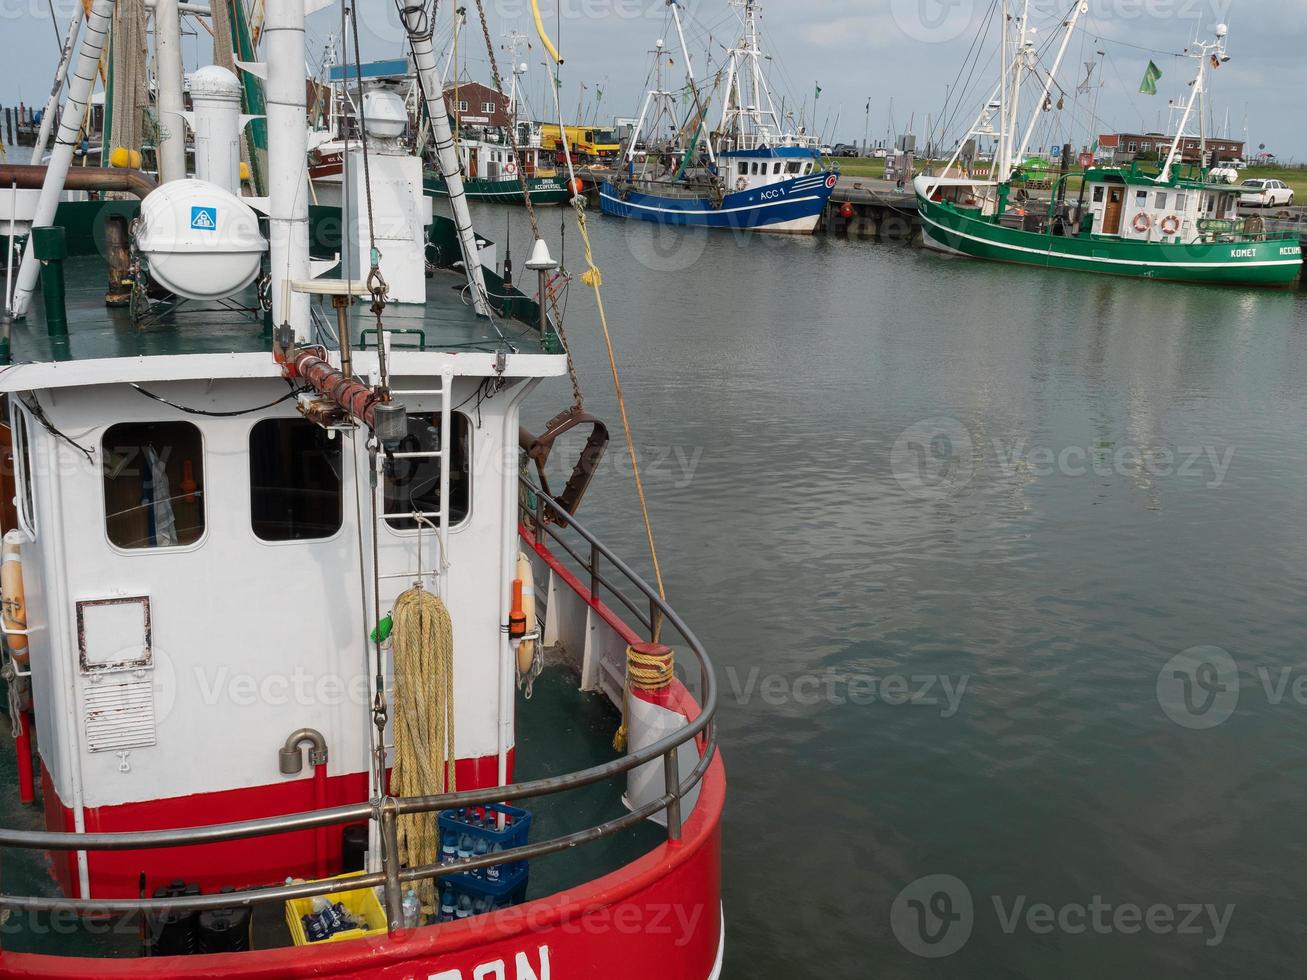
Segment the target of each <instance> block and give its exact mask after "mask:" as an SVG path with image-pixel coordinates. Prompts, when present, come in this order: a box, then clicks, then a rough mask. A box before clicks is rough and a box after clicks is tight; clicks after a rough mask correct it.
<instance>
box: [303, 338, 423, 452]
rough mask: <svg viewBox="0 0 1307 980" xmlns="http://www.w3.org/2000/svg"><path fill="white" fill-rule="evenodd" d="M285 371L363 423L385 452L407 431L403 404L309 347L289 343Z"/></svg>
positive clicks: (391, 448)
mask: <svg viewBox="0 0 1307 980" xmlns="http://www.w3.org/2000/svg"><path fill="white" fill-rule="evenodd" d="M286 367H287V369H288V370H287V373H288V374H289V375H290V376H291V377H295V376H297V375H298V376H299V377H301V378H303V379H304V380H305V381H306V382H307V383H308V384H309V386H310V387H312V388H313V390H314V391H316V392H317V393H318V394H319V395H322V396H323V397H324V398H328V399H330V400H331V401H332V402H334V403H335V404H337V405H339V406H340V407H341V408H342V409H343V410H344V411H345V412H346V413H347V414H348V415H349V416H350V417H352V418H355V419H357V420H358V421H360V422H362V423H363V424H364V425H366V426H367V427H368V428H369V429H370V430H371V431H372V432H373V433H374V434H375V435H376V437H377V440H378V441H379V442H380V443H381V445H382V448H384V449H385V450H386V452H394V451H395V449H396V448H398V446H399V441H400V440H401V439H403V438H404V435H405V434H406V433H407V431H408V423H407V421H406V416H405V413H404V407H403V406H402V405H399V404H397V403H396V402H392V401H390V400H389V399H388V398H383V397H379V395H378V392H377V391H374V390H373V389H372V388H369V387H368V386H367V385H365V384H363V383H362V382H359V381H355V380H354V379H353V378H351V377H350V376H349V375H347V374H345V373H344V372H342V371H338V370H336V369H335V368H334V367H332V366H331V365H330V364H329V363H328V362H327V361H326V360H324V359H323V358H321V357H319V356H318V355H317V354H314V353H312V352H310V351H306V350H300V349H299V348H297V347H292V348H291V349H290V350H289V351H288V352H287V355H286Z"/></svg>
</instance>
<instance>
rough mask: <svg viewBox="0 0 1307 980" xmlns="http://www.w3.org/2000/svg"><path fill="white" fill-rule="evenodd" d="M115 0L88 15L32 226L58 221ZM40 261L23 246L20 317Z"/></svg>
mask: <svg viewBox="0 0 1307 980" xmlns="http://www.w3.org/2000/svg"><path fill="white" fill-rule="evenodd" d="M113 6H114V0H95V3H94V5H93V6H92V7H91V12H90V14H89V15H87V18H86V31H85V33H84V34H83V36H82V47H81V50H80V51H79V52H78V55H77V68H76V70H75V71H74V72H73V80H72V84H70V85H69V86H68V102H67V104H66V105H65V106H64V111H63V115H62V116H60V119H59V135H58V136H57V137H56V138H55V145H54V151H53V152H52V153H51V154H50V165H49V167H48V168H47V169H46V172H45V182H44V184H43V185H42V187H41V196H40V197H39V198H38V199H37V202H36V213H35V215H34V216H33V218H32V227H34V228H40V227H44V226H46V225H49V224H50V223H51V222H53V221H54V212H55V208H57V207H58V206H59V195H60V194H61V193H63V188H64V178H65V177H67V176H68V167H69V165H71V164H72V162H73V147H75V146H76V145H77V133H78V131H79V130H80V129H81V128H82V119H83V118H85V116H86V104H87V103H88V102H89V101H90V99H91V86H92V85H94V84H95V78H96V75H97V74H98V73H99V70H100V54H101V53H102V52H103V51H104V40H105V35H106V34H107V33H108V31H109V22H110V20H112V19H113ZM39 271H40V263H39V262H38V261H37V258H36V249H33V248H28V249H24V250H23V264H22V265H21V266H20V267H19V269H18V282H17V284H16V285H15V287H14V306H13V315H14V318H15V319H20V318H22V317H23V316H25V315H26V314H27V306H28V304H29V303H30V302H31V301H32V290H33V289H35V288H36V276H37V273H38V272H39Z"/></svg>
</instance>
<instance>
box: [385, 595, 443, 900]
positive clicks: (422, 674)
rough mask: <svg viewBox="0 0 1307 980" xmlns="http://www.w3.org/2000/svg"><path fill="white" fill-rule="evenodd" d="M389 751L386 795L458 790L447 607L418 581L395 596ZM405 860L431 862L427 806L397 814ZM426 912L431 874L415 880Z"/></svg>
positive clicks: (431, 823)
mask: <svg viewBox="0 0 1307 980" xmlns="http://www.w3.org/2000/svg"><path fill="white" fill-rule="evenodd" d="M394 622H395V628H394V638H395V721H394V733H395V759H394V767H393V769H392V772H391V776H390V792H391V795H393V796H434V795H437V794H439V793H443V792H445V791H446V789H448V791H449V792H451V793H452V792H455V791H456V790H457V788H458V787H457V780H456V776H455V769H456V763H455V760H456V758H457V756H455V754H454V633H453V627H452V625H451V623H450V619H449V610H448V609H446V608H445V604H444V603H443V602H441V601H440V598H439V596H436V595H433V594H432V593H430V592H427V591H425V590H424V589H422V588H420V587H416V586H415V587H414V588H411V589H409V590H408V591H407V592H405V593H404V594H403V595H401V596H400V597H399V598H398V599H397V600H395V612H394ZM399 856H400V861H401V863H402V864H403V865H404V866H405V867H409V868H414V867H417V866H418V865H423V864H435V863H436V862H437V861H438V860H439V858H440V835H439V833H438V832H437V829H436V815H435V814H434V813H423V814H409V815H405V816H401V817H400V818H399ZM416 887H417V895H418V899H419V900H420V901H421V903H422V906H423V909H424V910H425V911H426V912H427V914H429V915H430V914H433V913H434V911H435V908H436V902H435V887H434V885H433V883H432V882H431V880H430V879H426V880H424V881H422V882H420V883H419V884H418V885H417V886H416Z"/></svg>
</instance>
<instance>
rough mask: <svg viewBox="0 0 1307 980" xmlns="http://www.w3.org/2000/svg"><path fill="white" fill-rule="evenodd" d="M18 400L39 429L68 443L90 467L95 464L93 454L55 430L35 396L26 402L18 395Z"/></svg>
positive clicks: (57, 429)
mask: <svg viewBox="0 0 1307 980" xmlns="http://www.w3.org/2000/svg"><path fill="white" fill-rule="evenodd" d="M18 400H19V401H20V402H22V403H23V407H24V408H26V409H27V411H28V413H29V414H30V415H31V416H32V418H34V419H36V421H37V422H39V423H40V424H41V428H43V429H45V431H46V432H48V433H50V435H52V436H54V437H55V438H56V439H62V440H63V441H64V442H66V443H68V445H70V446H72V447H73V448H74V449H76V450H77V451H78V452H79V453H81V454H82V455H83V456H85V457H86V461H87V462H88V463H90V464H92V465H94V464H95V453H94V452H92V451H91V450H90V449H87V448H86V447H85V446H83V445H82V444H81V443H79V442H76V441H75V440H74V439H73V438H72V437H71V436H69V435H67V434H66V433H64V432H63V431H62V430H60V429H59V428H57V427H56V426H55V424H54V423H53V422H51V421H50V417H49V416H48V415H46V414H45V409H44V408H42V407H41V400H40V399H39V398H37V397H36V395H35V394H33V395H32V400H31V401H28V400H27V399H26V398H24V397H23V396H22V395H18Z"/></svg>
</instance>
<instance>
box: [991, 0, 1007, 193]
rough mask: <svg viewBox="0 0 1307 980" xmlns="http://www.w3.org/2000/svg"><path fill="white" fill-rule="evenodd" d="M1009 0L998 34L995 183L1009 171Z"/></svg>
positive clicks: (1002, 5) (1000, 20)
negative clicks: (1001, 175)
mask: <svg viewBox="0 0 1307 980" xmlns="http://www.w3.org/2000/svg"><path fill="white" fill-rule="evenodd" d="M1007 3H1008V0H1003V3H1002V4H1001V5H1000V8H999V15H998V16H999V32H998V52H999V69H998V71H999V76H998V77H999V82H998V89H999V94H998V151H997V152H996V153H995V154H994V166H993V169H992V172H991V173H990V177H991V178H992V179H993V180H994V181H996V182H997V181H1001V180H1003V179H1004V178H1003V177H1000V176H999V175H1000V174H1002V173H1006V171H1007V155H1008V145H1007V133H1008V128H1007V102H1008V92H1007V67H1008V66H1007V22H1008V6H1007Z"/></svg>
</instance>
